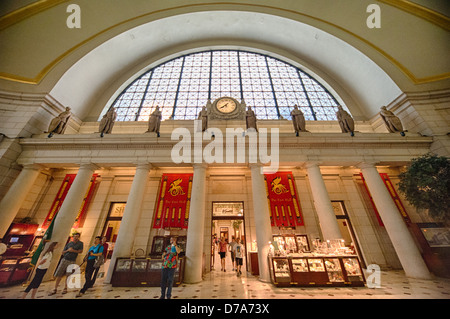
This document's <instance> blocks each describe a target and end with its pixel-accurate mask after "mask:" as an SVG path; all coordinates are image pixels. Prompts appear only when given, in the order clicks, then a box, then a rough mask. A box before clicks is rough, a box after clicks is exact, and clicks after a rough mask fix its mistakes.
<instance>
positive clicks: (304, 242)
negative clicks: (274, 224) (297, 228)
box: [295, 235, 311, 252]
mask: <svg viewBox="0 0 450 319" xmlns="http://www.w3.org/2000/svg"><path fill="white" fill-rule="evenodd" d="M295 240H296V242H297V248H298V252H309V251H310V250H311V248H310V247H309V242H308V236H306V235H295Z"/></svg>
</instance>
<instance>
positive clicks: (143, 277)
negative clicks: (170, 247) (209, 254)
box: [111, 258, 184, 287]
mask: <svg viewBox="0 0 450 319" xmlns="http://www.w3.org/2000/svg"><path fill="white" fill-rule="evenodd" d="M178 262H179V264H178V267H177V269H176V271H175V275H174V282H173V285H174V286H175V287H177V286H179V285H180V284H181V283H182V281H183V277H184V258H179V259H178ZM162 265H163V261H162V259H151V258H117V260H116V264H115V267H114V272H113V275H112V277H111V285H112V286H113V287H159V286H160V284H161V269H162Z"/></svg>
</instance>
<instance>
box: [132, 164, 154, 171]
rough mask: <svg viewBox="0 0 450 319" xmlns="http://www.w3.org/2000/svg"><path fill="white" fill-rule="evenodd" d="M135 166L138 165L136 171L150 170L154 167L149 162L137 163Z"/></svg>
mask: <svg viewBox="0 0 450 319" xmlns="http://www.w3.org/2000/svg"><path fill="white" fill-rule="evenodd" d="M134 165H136V169H146V170H150V169H151V168H152V167H153V165H152V164H150V163H148V162H137V163H134Z"/></svg>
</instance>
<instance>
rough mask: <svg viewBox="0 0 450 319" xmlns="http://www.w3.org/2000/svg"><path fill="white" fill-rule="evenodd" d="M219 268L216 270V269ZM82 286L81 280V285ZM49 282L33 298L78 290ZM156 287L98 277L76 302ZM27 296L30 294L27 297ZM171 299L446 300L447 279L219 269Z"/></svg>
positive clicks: (7, 294) (131, 295) (15, 289)
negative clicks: (310, 283)
mask: <svg viewBox="0 0 450 319" xmlns="http://www.w3.org/2000/svg"><path fill="white" fill-rule="evenodd" d="M217 269H219V270H217ZM83 283H84V278H83V282H82V284H83ZM53 286H54V282H53V281H49V282H44V283H42V284H41V286H40V287H39V289H38V292H37V295H36V299H73V298H75V295H76V294H77V292H78V290H76V289H73V290H69V292H68V293H67V294H65V295H63V294H61V288H62V287H63V285H62V284H61V285H60V291H59V292H58V293H57V294H56V295H53V296H48V293H49V292H50V291H51V290H52V288H53ZM23 290H24V288H23V287H22V285H15V286H11V287H3V288H0V299H17V298H20V297H21V295H22V292H23ZM159 296H160V289H159V287H139V288H128V287H112V286H111V285H110V284H105V283H104V282H103V278H98V279H97V282H96V284H95V286H94V287H93V288H91V289H89V290H88V292H87V293H86V294H85V295H84V296H82V297H81V298H80V299H158V298H159ZM30 297H31V293H29V294H28V296H27V298H30ZM172 298H174V299H416V298H420V299H450V279H444V278H435V279H433V280H418V279H411V278H408V277H406V276H405V274H404V272H403V271H382V272H381V287H380V288H368V287H354V288H352V287H339V288H337V287H324V288H310V287H307V288H300V287H288V288H279V287H275V286H274V285H272V284H271V283H264V282H261V281H259V280H258V279H257V278H256V277H254V276H252V275H250V274H246V273H243V274H242V276H240V277H238V276H236V273H235V272H233V271H231V267H229V268H228V271H227V272H222V271H220V267H217V268H216V270H213V271H211V272H210V273H208V274H206V275H205V277H204V280H203V281H202V282H200V283H197V284H184V283H183V284H182V285H180V286H179V287H174V288H173V291H172Z"/></svg>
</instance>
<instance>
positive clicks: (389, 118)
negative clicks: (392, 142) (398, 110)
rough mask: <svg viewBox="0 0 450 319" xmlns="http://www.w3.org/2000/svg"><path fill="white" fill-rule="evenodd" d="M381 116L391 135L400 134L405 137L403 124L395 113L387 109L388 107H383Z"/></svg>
mask: <svg viewBox="0 0 450 319" xmlns="http://www.w3.org/2000/svg"><path fill="white" fill-rule="evenodd" d="M380 116H381V119H382V120H383V122H384V124H386V127H387V129H388V131H389V132H390V133H396V132H400V134H401V135H402V136H405V131H404V130H403V125H402V122H400V119H399V118H398V117H397V116H395V114H394V113H392V112H391V111H389V110H388V109H386V106H382V107H381V111H380Z"/></svg>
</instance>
